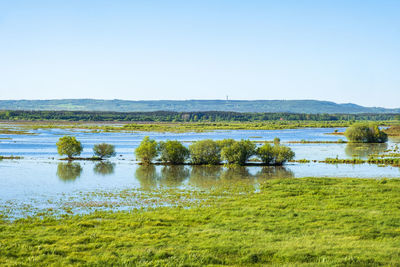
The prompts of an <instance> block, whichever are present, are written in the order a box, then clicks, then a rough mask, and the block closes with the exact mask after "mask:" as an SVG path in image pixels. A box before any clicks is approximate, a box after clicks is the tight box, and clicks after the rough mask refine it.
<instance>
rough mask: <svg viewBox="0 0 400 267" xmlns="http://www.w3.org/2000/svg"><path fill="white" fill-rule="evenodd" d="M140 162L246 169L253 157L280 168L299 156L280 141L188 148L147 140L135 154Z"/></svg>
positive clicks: (201, 144) (209, 143)
mask: <svg viewBox="0 0 400 267" xmlns="http://www.w3.org/2000/svg"><path fill="white" fill-rule="evenodd" d="M135 154H136V157H137V159H138V160H139V161H140V162H141V163H142V164H151V163H153V161H154V160H155V159H157V160H158V161H160V162H161V163H165V164H172V165H180V164H184V163H190V164H193V165H220V164H221V162H223V161H224V162H225V163H227V164H232V165H241V166H243V165H246V164H247V163H248V162H249V160H250V158H251V157H253V156H256V157H258V161H261V162H262V163H263V164H264V165H275V166H280V165H283V164H284V163H285V162H287V161H289V160H292V159H293V158H294V156H295V153H294V152H293V151H292V150H291V149H290V148H289V147H287V146H284V145H281V144H280V140H279V138H275V140H274V144H273V145H272V144H269V143H265V144H264V145H262V146H260V147H257V146H256V144H255V143H254V142H252V141H250V140H240V141H236V140H234V139H223V140H217V141H215V140H212V139H204V140H200V141H196V142H194V143H192V144H191V145H190V146H189V147H185V146H184V145H183V144H182V143H181V142H179V141H171V140H169V141H165V142H164V141H161V142H156V141H155V140H153V139H150V138H149V137H148V136H146V137H145V138H144V139H143V140H142V142H141V143H140V145H139V146H138V148H137V149H136V150H135Z"/></svg>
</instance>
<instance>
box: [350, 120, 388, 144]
mask: <svg viewBox="0 0 400 267" xmlns="http://www.w3.org/2000/svg"><path fill="white" fill-rule="evenodd" d="M344 135H345V136H346V137H347V139H348V140H349V141H350V142H353V143H386V142H387V140H388V137H387V134H386V133H384V132H383V131H381V130H380V129H379V127H378V125H377V124H375V123H369V124H368V123H357V124H353V125H352V126H350V127H348V128H347V129H346V131H345V133H344Z"/></svg>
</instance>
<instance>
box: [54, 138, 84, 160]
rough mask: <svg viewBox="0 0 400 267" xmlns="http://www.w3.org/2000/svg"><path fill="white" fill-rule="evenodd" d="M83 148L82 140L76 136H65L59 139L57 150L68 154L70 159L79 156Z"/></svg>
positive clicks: (61, 153)
mask: <svg viewBox="0 0 400 267" xmlns="http://www.w3.org/2000/svg"><path fill="white" fill-rule="evenodd" d="M82 150H83V147H82V144H81V142H79V141H78V140H76V138H75V137H74V136H67V135H66V136H63V137H61V138H60V139H58V142H57V152H58V154H59V155H61V156H62V155H66V156H67V157H68V158H69V159H72V158H73V157H74V156H79V155H80V154H81V152H82Z"/></svg>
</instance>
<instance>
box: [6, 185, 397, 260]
mask: <svg viewBox="0 0 400 267" xmlns="http://www.w3.org/2000/svg"><path fill="white" fill-rule="evenodd" d="M200 195H201V194H200ZM203 198H204V199H203V201H202V202H201V204H199V205H195V206H193V207H192V208H190V209H187V208H182V207H179V206H175V207H162V208H154V209H150V210H134V211H131V212H116V213H112V212H104V213H94V214H91V215H85V216H69V217H65V218H60V219H56V218H52V217H47V218H44V219H40V218H29V219H22V220H18V221H15V222H6V221H3V222H1V224H0V264H1V265H14V264H15V265H19V264H21V265H38V266H43V265H47V264H55V265H62V266H64V265H69V264H82V265H139V266H145V265H148V266H157V265H158V266H165V265H169V266H179V265H189V266H204V265H209V264H211V265H246V266H248V265H253V264H255V265H259V264H277V265H296V266H297V265H310V264H311V265H312V264H320V265H324V264H325V265H356V266H360V265H393V266H398V265H400V180H397V179H395V180H386V179H384V180H372V179H371V180H368V179H322V178H321V179H318V178H304V179H277V180H269V181H266V182H264V183H262V184H261V185H260V188H259V190H256V191H254V189H253V188H252V187H249V188H246V187H244V188H241V189H240V190H230V189H226V188H225V189H223V190H214V191H211V192H209V193H204V196H203Z"/></svg>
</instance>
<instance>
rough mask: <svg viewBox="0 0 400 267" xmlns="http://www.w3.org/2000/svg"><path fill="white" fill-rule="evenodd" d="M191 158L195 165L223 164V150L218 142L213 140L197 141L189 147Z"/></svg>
mask: <svg viewBox="0 0 400 267" xmlns="http://www.w3.org/2000/svg"><path fill="white" fill-rule="evenodd" d="M189 151H190V157H191V161H192V163H193V164H199V165H201V164H213V165H217V164H220V162H221V156H220V153H221V149H220V147H219V145H218V144H217V142H215V141H214V140H211V139H205V140H200V141H196V142H194V143H193V144H191V145H190V146H189Z"/></svg>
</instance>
